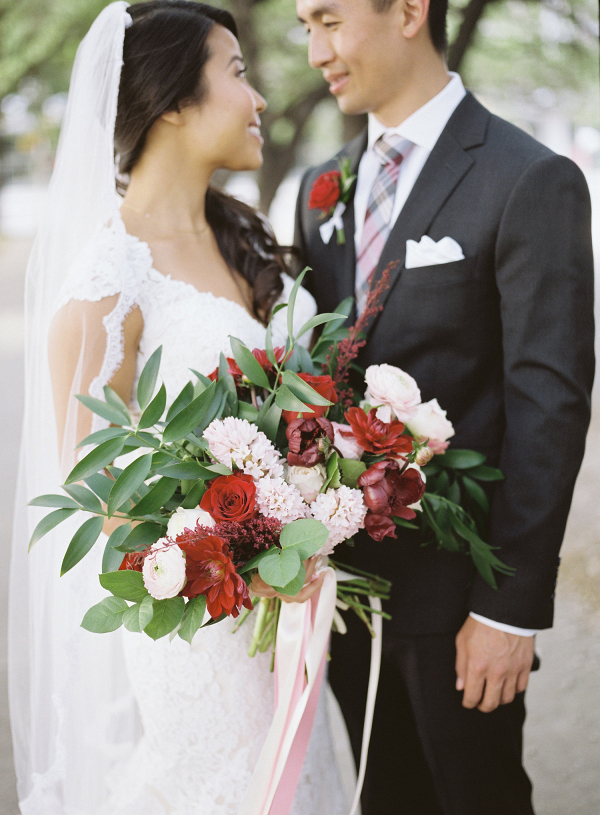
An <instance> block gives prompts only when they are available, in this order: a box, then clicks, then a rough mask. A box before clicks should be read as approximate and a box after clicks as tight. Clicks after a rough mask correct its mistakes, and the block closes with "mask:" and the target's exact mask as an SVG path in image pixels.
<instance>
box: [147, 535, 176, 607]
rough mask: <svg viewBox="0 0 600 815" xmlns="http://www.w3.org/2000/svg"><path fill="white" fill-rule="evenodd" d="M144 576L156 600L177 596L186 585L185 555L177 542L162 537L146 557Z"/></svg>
mask: <svg viewBox="0 0 600 815" xmlns="http://www.w3.org/2000/svg"><path fill="white" fill-rule="evenodd" d="M142 576H143V578H144V586H145V587H146V588H147V589H148V591H149V593H150V594H151V595H152V597H154V599H155V600H166V599H168V598H169V597H177V595H178V594H179V592H180V591H181V589H182V588H183V587H184V586H185V555H184V554H183V552H182V550H181V549H180V548H179V546H177V544H176V543H171V541H169V540H167V539H166V538H160V540H157V541H156V543H153V544H152V546H151V547H150V552H149V553H148V554H147V555H146V557H145V559H144V565H143V566H142Z"/></svg>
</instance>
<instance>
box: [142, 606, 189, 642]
mask: <svg viewBox="0 0 600 815" xmlns="http://www.w3.org/2000/svg"><path fill="white" fill-rule="evenodd" d="M152 608H153V612H154V613H153V616H152V619H151V620H150V622H149V623H148V625H147V626H146V627H145V628H144V633H145V634H148V636H149V637H151V638H152V639H153V640H158V639H160V638H161V637H166V635H167V634H170V633H171V631H173V630H174V629H175V628H177V626H178V625H179V623H180V622H181V619H182V617H183V613H184V611H185V600H184V599H183V597H170V598H169V599H168V600H155V601H154V603H153V604H152Z"/></svg>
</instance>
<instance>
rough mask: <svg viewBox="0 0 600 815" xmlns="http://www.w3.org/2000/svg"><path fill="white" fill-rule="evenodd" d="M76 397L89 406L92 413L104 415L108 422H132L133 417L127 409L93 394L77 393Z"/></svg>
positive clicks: (118, 423) (120, 423) (119, 423)
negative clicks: (97, 397)
mask: <svg viewBox="0 0 600 815" xmlns="http://www.w3.org/2000/svg"><path fill="white" fill-rule="evenodd" d="M76 398H77V399H79V401H80V402H81V404H82V405H85V406H86V408H89V410H91V411H92V413H96V414H98V416H102V418H103V419H106V420H107V421H108V422H112V424H117V425H122V424H129V423H130V422H131V417H130V416H129V413H128V412H127V411H123V410H120V409H119V408H117V407H115V406H114V405H110V404H108V403H107V402H103V401H102V400H101V399H94V397H93V396H86V395H85V394H81V393H80V394H77V397H76Z"/></svg>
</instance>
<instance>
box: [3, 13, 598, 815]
mask: <svg viewBox="0 0 600 815" xmlns="http://www.w3.org/2000/svg"><path fill="white" fill-rule="evenodd" d="M450 3H451V11H450V16H449V40H450V49H449V53H448V62H449V67H450V68H451V70H455V71H458V72H459V73H460V74H461V76H462V78H463V81H464V83H465V85H466V86H467V87H468V88H469V89H470V90H472V91H473V92H474V93H475V94H476V96H477V97H478V98H479V100H480V101H481V102H482V103H483V104H484V105H486V106H487V107H488V108H489V109H490V110H492V112H494V113H497V114H499V115H500V116H502V117H504V118H505V119H508V120H509V121H511V122H513V123H514V124H516V125H518V126H519V127H521V128H523V129H524V130H526V131H527V132H528V133H530V134H531V135H532V136H534V137H535V138H536V139H538V140H539V141H541V142H543V143H544V144H546V145H548V146H549V147H551V148H552V149H553V150H555V151H556V152H557V153H561V154H564V155H567V156H569V157H570V158H572V159H573V160H574V161H576V162H577V164H578V165H579V166H580V167H581V169H582V170H583V172H584V173H585V175H586V178H587V180H588V184H589V187H590V192H591V195H592V202H593V208H594V222H593V229H594V243H595V253H596V258H599V257H600V110H599V93H598V69H599V63H598V4H597V2H596V0H467V2H465V0H450ZM106 5H107V2H106V0H0V285H1V294H0V382H1V383H2V385H1V387H0V411H1V413H0V415H1V417H2V421H1V422H0V451H1V457H2V463H3V473H4V476H5V477H4V478H2V480H1V482H0V483H1V484H2V488H1V489H0V562H1V563H3V564H7V561H8V555H9V548H10V529H11V518H12V510H13V500H14V481H15V474H16V466H17V458H18V443H19V430H20V417H21V412H22V383H23V376H22V360H23V312H22V299H23V285H24V275H25V266H26V262H27V257H28V254H29V250H30V248H31V243H32V239H33V234H34V232H35V228H36V224H37V221H38V219H39V216H40V213H41V211H42V210H43V207H44V202H45V194H46V188H47V184H48V181H49V178H50V174H51V171H52V165H53V159H54V152H55V149H56V144H57V140H58V134H59V130H60V124H61V120H62V116H63V114H64V110H65V103H66V92H67V89H68V84H69V75H70V71H71V66H72V63H73V59H74V56H75V51H76V48H77V45H78V43H79V41H80V40H81V38H82V37H83V36H84V34H85V32H86V31H87V29H88V28H89V26H90V24H91V22H92V20H93V19H94V18H95V17H96V15H97V14H98V13H99V12H100V10H101V9H102V8H104V6H106ZM215 5H223V6H224V7H226V8H228V9H229V10H230V11H232V12H233V14H234V16H235V17H236V20H237V23H238V26H239V29H240V41H241V45H242V50H243V52H244V55H245V58H246V61H247V63H248V76H249V79H250V81H251V82H252V84H253V85H254V86H255V87H256V88H257V89H258V90H259V91H260V93H261V94H262V95H263V96H265V98H266V99H267V100H268V103H269V107H268V109H267V111H266V112H265V113H264V114H263V116H262V121H263V135H264V138H265V145H264V150H263V154H264V159H265V161H264V166H263V168H262V169H261V171H260V172H258V173H240V174H236V175H232V176H223V177H222V178H221V179H220V182H221V183H222V184H223V185H224V186H225V187H226V188H227V189H228V190H229V191H230V192H231V193H233V194H234V195H237V196H238V197H240V198H242V199H244V200H245V201H247V202H250V203H253V204H255V205H256V206H258V207H260V209H261V210H262V211H263V212H265V213H267V214H268V215H269V217H270V218H271V221H272V223H273V225H274V227H275V230H276V232H277V235H278V238H279V240H280V241H281V242H282V243H286V242H290V241H291V240H292V234H293V211H294V202H295V195H296V191H297V187H298V183H299V179H300V176H301V174H302V172H303V170H304V169H305V168H306V167H307V166H309V165H311V164H316V163H319V162H321V161H323V160H325V159H327V158H329V157H330V156H331V155H333V154H334V153H335V152H336V151H337V150H338V149H339V147H340V146H341V145H342V144H343V143H344V142H345V141H347V140H348V139H350V138H352V137H353V136H354V135H356V134H357V133H358V132H359V131H360V130H361V129H362V127H363V126H364V120H363V118H362V117H344V116H342V115H341V114H340V113H339V111H338V108H337V104H336V103H335V100H334V99H333V98H332V97H331V96H330V94H329V92H328V88H327V85H326V84H325V83H324V81H323V80H322V78H321V75H320V73H318V72H316V71H313V70H311V69H310V68H309V67H308V64H307V61H306V58H307V47H306V44H307V43H306V34H305V32H304V29H303V27H302V26H301V25H299V24H298V21H297V19H296V15H295V7H294V2H293V0H218V2H215ZM596 263H597V265H596V269H597V275H598V261H597V262H596ZM599 396H600V387H597V388H596V391H595V397H596V398H595V404H594V408H595V410H594V416H593V420H592V428H591V431H590V436H589V441H588V447H587V454H586V458H585V460H584V465H583V468H582V471H581V474H580V476H579V480H578V484H577V490H576V493H575V498H574V504H573V510H572V512H571V518H570V520H569V525H568V529H567V537H566V540H565V545H564V550H563V552H564V557H563V562H562V566H561V572H560V579H559V585H558V591H557V619H556V625H555V628H554V629H552V630H551V631H547V632H543V633H542V634H540V635H539V637H538V650H539V651H540V654H541V657H542V669H541V671H540V672H539V673H538V674H537V675H534V676H533V677H532V680H531V684H530V691H529V694H528V711H529V716H528V721H527V725H526V733H525V736H526V744H525V753H526V766H527V768H528V770H529V772H530V775H531V777H532V780H533V782H534V799H535V803H536V811H537V813H538V815H566V813H569V815H597V813H599V812H600V705H599V704H598V700H599V698H600V694H599V689H600V686H599V682H598V677H599V676H600V636H599V635H600V614H599V612H600V546H599V544H600V501H598V494H599V492H600V463H599V456H598V452H599V451H600V399H599V398H598V397H599ZM24 545H25V542H24ZM7 574H8V569H7V567H6V566H5V567H4V568H1V569H0V812H1V813H3V815H18V807H17V803H16V794H15V789H14V783H15V782H14V772H13V768H12V750H11V744H10V730H9V723H8V703H7V696H6V656H5V654H6V633H5V631H6V591H7V585H6V584H7ZM481 815H485V813H482V814H481ZM507 815H510V814H509V813H507Z"/></svg>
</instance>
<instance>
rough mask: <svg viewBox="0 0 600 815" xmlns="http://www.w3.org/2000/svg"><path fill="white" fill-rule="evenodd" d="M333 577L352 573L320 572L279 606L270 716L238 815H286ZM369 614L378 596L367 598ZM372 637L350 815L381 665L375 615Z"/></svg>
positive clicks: (312, 707) (308, 721) (308, 722)
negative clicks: (307, 588)
mask: <svg viewBox="0 0 600 815" xmlns="http://www.w3.org/2000/svg"><path fill="white" fill-rule="evenodd" d="M336 577H337V579H342V580H343V579H348V578H351V577H352V575H347V576H346V575H344V574H343V573H340V572H339V571H338V572H335V571H334V570H333V569H332V568H327V569H326V570H325V571H324V580H323V585H322V586H321V589H320V590H319V592H317V593H316V594H315V595H314V596H313V597H312V598H311V599H310V600H308V601H307V602H306V603H283V604H282V607H281V613H280V616H279V625H278V627H277V646H276V652H275V653H276V655H275V714H274V717H273V721H272V723H271V727H270V728H269V732H268V734H267V738H266V740H265V743H264V745H263V749H262V751H261V754H260V758H259V760H258V764H257V767H256V770H255V771H254V774H253V775H252V778H251V780H250V784H249V787H248V790H247V792H246V796H245V798H244V800H243V802H242V805H241V809H240V812H239V815H289V812H290V809H291V807H292V803H293V800H294V794H295V792H296V787H297V785H298V781H299V779H300V774H301V772H302V764H303V762H304V757H305V755H306V750H307V749H308V742H309V739H310V734H311V730H312V726H313V722H314V718H315V713H316V709H317V703H318V700H319V693H320V690H321V684H322V681H323V675H324V673H325V664H326V659H327V649H328V645H329V635H330V631H331V624H332V621H333V615H334V612H335V603H336ZM369 601H370V603H371V607H372V609H373V610H374V611H377V610H379V611H380V610H381V601H380V600H379V598H373V597H370V598H369ZM371 618H372V624H373V629H374V631H375V635H376V636H375V638H374V640H373V645H372V649H371V672H370V677H369V690H368V694H367V707H366V713H365V726H364V730H363V744H362V751H361V762H360V769H359V773H358V780H357V789H356V793H355V797H354V801H353V804H352V809H351V812H350V815H354V813H355V812H356V810H357V807H358V803H359V800H360V793H361V790H362V785H363V781H364V774H365V769H366V759H367V753H368V747H369V739H370V734H371V726H372V721H373V710H374V706H375V695H376V693H377V683H378V679H379V665H380V662H381V616H380V614H376V613H373V614H372V615H371Z"/></svg>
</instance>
